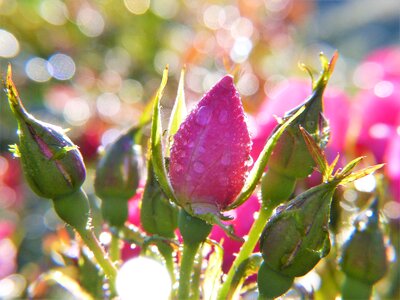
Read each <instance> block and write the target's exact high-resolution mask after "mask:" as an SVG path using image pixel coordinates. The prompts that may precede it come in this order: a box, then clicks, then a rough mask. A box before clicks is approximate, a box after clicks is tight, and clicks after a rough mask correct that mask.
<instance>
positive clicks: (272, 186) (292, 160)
mask: <svg viewBox="0 0 400 300" xmlns="http://www.w3.org/2000/svg"><path fill="white" fill-rule="evenodd" d="M336 59H337V54H335V55H334V56H333V58H332V60H331V61H330V62H327V61H326V58H325V57H324V56H321V60H322V64H323V71H322V73H321V76H320V78H319V79H318V81H317V82H315V83H314V82H313V92H312V94H311V96H310V97H309V98H308V99H307V100H306V101H305V103H304V104H302V105H300V106H299V107H296V108H294V109H293V110H292V111H290V112H288V113H287V114H286V115H285V116H284V118H283V120H287V119H288V118H290V117H291V116H292V115H293V114H294V113H296V112H297V111H298V110H299V109H300V108H301V107H303V106H304V107H305V109H304V111H303V112H302V113H301V114H300V115H299V116H298V117H297V118H296V119H295V120H294V121H293V122H292V123H291V124H290V125H289V126H288V128H287V129H286V130H285V132H284V133H283V134H282V136H281V137H280V139H279V141H278V143H277V145H276V146H275V149H274V152H273V153H272V155H271V157H270V159H269V161H268V171H267V173H266V175H265V176H264V178H263V180H262V199H263V201H271V203H268V205H274V206H276V205H278V204H279V203H281V202H282V201H283V200H286V199H288V197H289V196H290V195H291V193H292V192H293V189H294V185H295V182H296V179H301V178H305V177H307V176H308V175H310V174H311V173H312V171H313V168H314V166H315V163H314V159H313V157H312V156H311V154H310V153H309V151H308V148H307V145H306V143H305V141H304V138H303V136H302V134H301V132H300V129H299V128H300V126H301V127H303V128H304V129H305V130H306V131H307V132H308V133H309V134H310V135H311V136H312V137H313V138H314V140H315V141H316V142H317V144H318V145H319V146H320V147H321V148H324V147H325V146H326V144H327V142H328V138H329V126H328V122H327V120H326V119H325V117H324V116H323V114H322V112H323V93H324V90H325V88H326V85H327V83H328V79H329V77H330V75H331V73H332V71H333V68H334V65H335V62H336ZM279 126H281V125H280V124H279V125H277V128H278V127H279ZM275 130H276V129H275ZM277 182H279V184H277Z"/></svg>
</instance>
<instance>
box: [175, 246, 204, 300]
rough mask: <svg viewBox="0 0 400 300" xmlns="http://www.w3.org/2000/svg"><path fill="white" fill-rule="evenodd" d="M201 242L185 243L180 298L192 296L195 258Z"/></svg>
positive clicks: (184, 298) (180, 274)
mask: <svg viewBox="0 0 400 300" xmlns="http://www.w3.org/2000/svg"><path fill="white" fill-rule="evenodd" d="M199 247H200V243H186V244H184V245H183V254H182V261H181V269H180V273H179V289H178V299H180V300H187V299H189V296H190V286H191V277H192V268H193V264H194V258H195V256H196V253H197V250H198V249H199Z"/></svg>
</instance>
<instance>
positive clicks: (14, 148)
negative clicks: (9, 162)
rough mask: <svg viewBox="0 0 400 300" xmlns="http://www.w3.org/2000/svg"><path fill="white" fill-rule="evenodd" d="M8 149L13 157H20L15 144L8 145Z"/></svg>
mask: <svg viewBox="0 0 400 300" xmlns="http://www.w3.org/2000/svg"><path fill="white" fill-rule="evenodd" d="M8 151H10V152H11V153H12V155H13V156H14V157H21V152H20V151H19V147H18V145H17V144H12V145H8Z"/></svg>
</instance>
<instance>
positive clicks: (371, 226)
mask: <svg viewBox="0 0 400 300" xmlns="http://www.w3.org/2000/svg"><path fill="white" fill-rule="evenodd" d="M354 226H355V228H354V231H353V232H352V234H351V235H350V237H349V239H348V240H347V241H346V242H345V243H344V245H343V248H342V256H341V259H340V266H341V268H342V270H343V272H344V273H345V274H346V275H347V276H348V277H352V278H354V279H357V280H359V281H361V282H363V283H366V284H370V285H372V284H374V283H376V282H377V281H378V280H380V279H381V278H382V277H383V276H384V275H385V273H386V271H387V268H388V262H387V255H386V246H385V242H384V238H383V234H382V231H381V229H380V228H379V212H378V200H377V199H375V200H374V201H373V202H372V204H371V205H370V207H369V208H368V209H367V210H365V211H364V212H362V213H361V214H360V215H359V216H358V217H357V219H356V221H355V224H354Z"/></svg>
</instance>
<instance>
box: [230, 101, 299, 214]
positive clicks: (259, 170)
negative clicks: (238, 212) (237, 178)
mask: <svg viewBox="0 0 400 300" xmlns="http://www.w3.org/2000/svg"><path fill="white" fill-rule="evenodd" d="M304 109H305V107H304V106H302V107H300V109H298V110H297V111H296V113H294V114H293V115H292V116H291V117H290V118H289V119H287V120H285V122H284V123H283V124H282V125H281V126H280V127H279V129H278V130H277V131H276V132H275V133H274V134H273V135H272V136H271V137H270V138H269V139H268V141H267V143H266V144H265V146H264V149H263V150H262V152H261V153H260V156H259V157H258V159H257V161H256V162H255V163H254V166H253V168H252V169H251V171H250V174H249V176H248V177H247V180H246V182H245V184H244V186H243V189H242V190H241V192H240V194H239V195H238V196H237V197H236V199H235V201H234V202H233V203H232V204H231V205H229V206H228V207H227V208H226V210H231V209H234V208H236V207H238V206H240V205H241V204H243V203H244V202H245V201H246V200H247V199H248V198H249V197H250V196H251V194H252V193H253V191H254V189H255V188H256V186H257V184H258V182H259V181H260V178H261V176H262V174H263V173H264V170H265V167H266V166H267V163H268V160H269V157H270V156H271V154H272V151H273V150H274V148H275V145H276V143H277V142H278V139H279V138H280V136H281V135H282V133H283V132H284V131H285V129H286V127H288V126H289V125H290V124H291V123H292V122H293V121H294V120H295V119H296V118H297V117H298V116H299V115H300V114H301V113H302V112H303V111H304Z"/></svg>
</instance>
